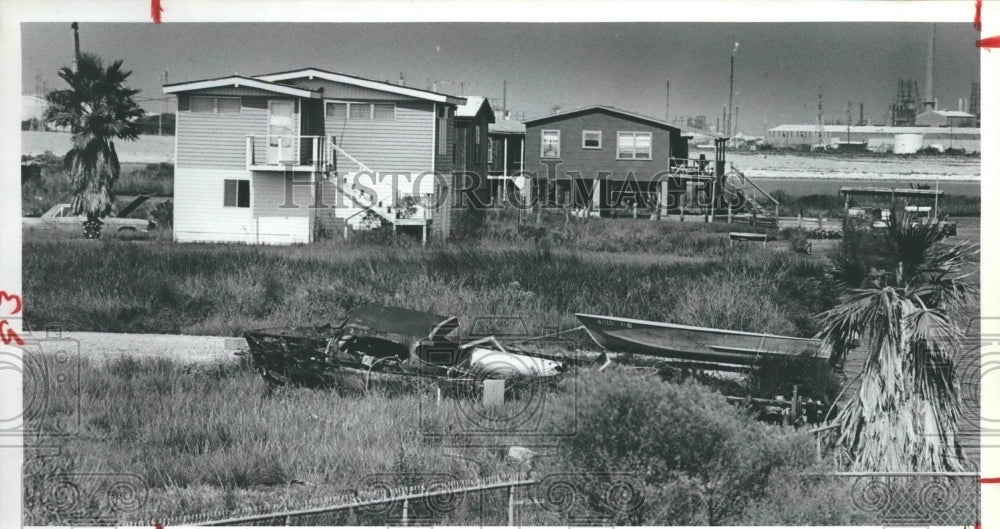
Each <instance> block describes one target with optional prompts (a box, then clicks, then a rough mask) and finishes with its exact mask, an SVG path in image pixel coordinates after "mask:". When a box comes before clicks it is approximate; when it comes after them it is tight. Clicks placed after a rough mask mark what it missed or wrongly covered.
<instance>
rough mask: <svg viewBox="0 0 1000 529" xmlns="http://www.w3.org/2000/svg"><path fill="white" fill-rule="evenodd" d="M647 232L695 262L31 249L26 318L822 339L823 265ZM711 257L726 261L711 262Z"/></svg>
mask: <svg viewBox="0 0 1000 529" xmlns="http://www.w3.org/2000/svg"><path fill="white" fill-rule="evenodd" d="M616 222H621V221H616ZM625 222H628V221H625ZM592 224H593V225H594V228H593V232H592V235H587V234H586V232H583V234H582V235H579V234H578V235H574V236H579V237H584V238H586V237H592V240H594V241H599V240H607V241H609V242H607V244H608V245H610V246H608V248H611V247H618V246H621V245H624V246H628V245H629V244H632V243H630V242H627V241H628V240H630V239H628V237H625V236H624V235H621V236H619V235H615V234H614V233H612V234H610V235H609V234H602V233H600V230H607V231H609V232H616V230H620V229H621V230H625V231H626V232H627V231H628V230H627V229H625V228H619V227H616V226H608V225H610V224H613V222H606V223H605V222H600V221H595V222H593V223H592ZM647 224H649V223H647ZM579 229H584V228H579ZM650 229H651V230H654V232H656V233H659V230H664V231H663V233H662V234H661V237H662V238H663V239H662V240H671V237H672V235H670V233H673V232H672V230H677V233H679V234H680V235H679V237H680V240H687V241H688V242H687V243H683V244H688V245H689V247H690V248H693V249H692V250H691V252H690V254H691V256H688V257H684V256H677V255H675V254H674V253H671V252H666V251H663V252H661V251H659V250H657V249H656V248H657V246H656V244H654V245H653V249H649V248H645V249H646V250H647V251H644V252H641V253H630V254H619V253H613V252H612V251H599V250H598V245H597V244H596V242H595V243H594V244H593V245H592V246H593V248H592V249H586V247H587V244H582V245H577V244H564V245H562V246H554V245H551V244H544V243H543V244H539V245H534V244H520V245H515V244H500V243H499V242H496V243H494V244H490V243H489V242H482V243H480V244H470V245H457V244H456V245H438V246H431V247H427V248H423V247H420V246H415V245H410V244H408V243H402V244H400V245H398V246H391V247H386V246H383V245H373V244H364V243H361V242H354V243H352V244H343V243H342V242H340V241H327V242H322V243H319V244H315V245H310V246H295V247H280V248H279V247H252V246H242V245H209V244H174V243H169V242H163V241H159V240H154V241H143V242H134V243H129V242H121V241H101V242H99V243H94V242H93V241H82V240H81V241H76V240H70V241H59V242H55V241H34V242H31V241H29V242H26V243H25V245H24V270H25V291H26V296H25V299H26V300H28V301H27V302H26V307H25V313H26V319H27V322H28V324H29V325H30V326H31V327H34V328H44V327H50V326H59V327H62V328H64V329H68V330H88V331H112V332H162V333H185V334H211V335H228V336H233V335H239V334H242V333H243V332H244V331H246V330H248V329H252V328H260V327H271V326H287V325H303V324H311V323H315V324H322V323H326V322H338V321H340V319H341V318H342V317H343V316H344V315H345V314H346V313H347V312H349V311H350V310H352V309H353V308H355V307H357V306H359V305H360V304H362V303H365V302H377V303H383V304H387V305H396V306H403V307H409V308H414V309H418V310H427V311H430V312H434V313H437V314H455V315H461V316H462V318H461V320H462V324H463V326H464V327H463V330H465V331H467V330H468V328H469V326H471V325H472V324H473V323H474V320H475V318H476V317H477V316H496V315H504V316H510V315H514V316H519V317H521V318H523V320H524V321H525V322H526V324H527V326H528V331H529V332H538V333H541V332H542V331H543V330H545V329H551V328H553V327H559V328H571V327H575V326H576V325H577V323H576V322H575V318H574V316H573V313H575V312H590V313H597V314H612V315H619V316H632V317H639V318H645V319H654V320H663V321H672V320H677V319H681V320H683V323H689V324H701V325H709V324H711V325H714V326H720V327H725V328H734V329H738V330H760V329H761V328H765V329H768V332H782V333H788V334H802V333H806V334H808V333H809V332H811V331H812V329H811V328H810V325H811V324H810V323H809V322H808V321H807V316H808V315H811V314H812V313H814V312H815V311H816V309H819V308H822V307H821V305H822V304H823V303H824V300H823V299H817V297H816V296H815V295H808V296H807V295H802V294H822V293H823V291H824V288H823V286H822V285H817V282H818V281H821V279H816V275H817V274H818V273H819V272H821V270H822V261H819V260H816V259H812V258H807V257H802V256H796V255H792V254H789V253H784V252H773V251H772V252H766V251H761V250H758V249H754V248H749V247H734V248H729V246H728V243H727V242H725V237H724V236H723V235H722V234H719V233H715V230H716V228H714V227H707V226H704V225H694V226H693V227H685V226H680V227H678V226H669V227H656V228H650ZM629 237H631V235H630V236H629ZM684 237H687V239H684ZM585 240H589V239H585ZM623 240H624V241H626V242H622V241H623ZM616 241H617V242H616ZM705 241H713V242H705ZM663 244H666V243H663ZM670 244H681V243H677V242H671V243H670ZM578 246H583V247H584V249H580V248H579V247H578ZM636 247H639V246H638V244H637V246H636ZM703 247H704V248H715V249H714V250H706V251H705V252H704V254H699V251H698V250H697V249H698V248H703ZM682 253H683V252H682ZM809 289H812V290H809ZM807 290H809V291H808V292H807ZM820 297H822V296H820ZM803 309H808V310H807V311H803Z"/></svg>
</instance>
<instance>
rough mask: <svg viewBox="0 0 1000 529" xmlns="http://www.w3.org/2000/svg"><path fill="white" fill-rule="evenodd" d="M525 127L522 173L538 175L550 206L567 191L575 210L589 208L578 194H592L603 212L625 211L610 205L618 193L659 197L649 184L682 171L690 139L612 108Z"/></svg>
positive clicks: (531, 122) (583, 110)
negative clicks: (679, 168)
mask: <svg viewBox="0 0 1000 529" xmlns="http://www.w3.org/2000/svg"><path fill="white" fill-rule="evenodd" d="M524 124H525V145H524V165H525V170H526V171H530V172H534V173H536V174H537V185H539V186H542V187H541V188H540V189H545V190H546V191H547V193H548V195H549V197H550V200H551V199H558V200H563V198H564V197H565V194H566V193H569V192H570V191H571V190H572V191H574V195H573V200H574V202H575V203H577V205H578V206H580V207H589V206H590V204H587V203H585V202H588V200H586V195H584V194H581V193H580V190H583V192H584V193H586V194H590V193H593V195H594V196H595V197H598V199H597V200H598V202H596V203H595V204H594V205H595V206H596V207H597V208H599V209H600V210H601V211H602V212H603V211H605V210H607V209H608V208H609V207H613V206H616V205H625V206H628V205H629V204H617V203H616V201H615V198H614V197H615V196H619V197H623V196H626V195H625V194H622V193H621V191H622V190H623V189H626V188H628V190H629V191H637V192H639V193H655V192H659V189H652V188H651V184H653V183H659V182H666V181H667V179H666V177H665V176H664V175H665V174H666V172H668V171H670V170H671V169H673V168H675V167H677V166H680V165H684V164H685V163H686V159H687V157H688V140H689V139H690V135H687V134H684V133H682V131H681V129H680V128H679V127H677V126H675V125H671V124H669V123H667V122H665V121H662V120H659V119H656V118H651V117H648V116H642V115H639V114H635V113H632V112H626V111H624V110H619V109H617V108H613V107H607V106H592V107H587V108H581V109H578V110H571V111H567V112H562V113H559V114H554V115H551V116H545V117H541V118H535V119H530V120H527V121H525V122H524ZM601 183H604V184H603V185H604V186H605V189H603V190H602V189H600V186H601V185H602V184H601ZM571 184H574V185H571ZM595 186H596V187H595ZM553 195H554V196H553ZM628 196H635V194H634V193H633V194H632V195H628ZM639 202H640V204H639V205H640V206H644V205H645V204H643V203H642V199H639Z"/></svg>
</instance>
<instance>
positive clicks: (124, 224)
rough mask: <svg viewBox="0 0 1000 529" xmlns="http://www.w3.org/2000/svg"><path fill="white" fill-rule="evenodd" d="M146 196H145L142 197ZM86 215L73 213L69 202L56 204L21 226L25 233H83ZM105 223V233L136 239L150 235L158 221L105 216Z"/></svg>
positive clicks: (23, 222)
mask: <svg viewBox="0 0 1000 529" xmlns="http://www.w3.org/2000/svg"><path fill="white" fill-rule="evenodd" d="M140 198H145V197H140ZM139 203H142V200H137V201H135V202H133V203H132V204H129V206H128V207H126V208H124V209H122V212H121V213H120V214H121V215H127V214H128V213H130V212H131V211H132V210H133V209H135V207H136V206H138V204H139ZM86 218H87V217H86V215H73V213H72V210H71V209H70V207H69V204H56V205H55V206H52V208H51V209H49V210H48V211H46V212H45V213H42V216H40V217H23V218H22V219H21V228H22V230H24V232H25V233H32V232H60V233H66V234H75V233H80V234H82V233H83V221H84V220H86ZM101 222H103V223H104V226H103V227H102V232H103V233H108V234H111V235H113V236H114V237H118V238H120V239H134V238H139V237H144V236H148V235H149V231H150V230H153V229H155V228H156V223H155V222H153V221H151V220H146V219H130V218H123V217H105V218H103V219H101Z"/></svg>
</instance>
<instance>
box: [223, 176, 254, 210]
mask: <svg viewBox="0 0 1000 529" xmlns="http://www.w3.org/2000/svg"><path fill="white" fill-rule="evenodd" d="M222 205H223V206H225V207H227V208H248V207H250V181H249V180H226V183H225V197H224V198H223V204H222Z"/></svg>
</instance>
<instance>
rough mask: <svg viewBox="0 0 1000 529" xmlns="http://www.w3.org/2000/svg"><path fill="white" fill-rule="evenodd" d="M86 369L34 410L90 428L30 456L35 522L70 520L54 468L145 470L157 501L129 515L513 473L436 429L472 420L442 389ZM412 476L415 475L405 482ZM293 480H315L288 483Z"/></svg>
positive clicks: (145, 364) (232, 369) (127, 365)
mask: <svg viewBox="0 0 1000 529" xmlns="http://www.w3.org/2000/svg"><path fill="white" fill-rule="evenodd" d="M80 376H81V385H80V389H79V392H75V391H72V390H71V389H70V385H67V384H64V385H60V386H58V387H57V388H54V390H53V391H52V392H51V394H50V395H47V397H48V399H49V402H48V405H47V406H46V407H45V409H44V413H43V414H38V415H33V416H32V417H31V418H30V421H31V424H30V425H29V426H31V427H34V428H40V429H49V430H51V429H52V427H53V425H56V424H60V423H64V422H66V420H67V417H68V414H69V413H70V411H71V410H75V409H79V410H81V413H80V416H79V417H77V418H75V419H76V421H78V424H79V425H80V431H78V432H74V433H75V434H76V435H73V436H72V437H69V438H67V440H66V441H65V443H64V444H63V445H62V447H61V450H60V452H59V454H58V455H57V456H55V457H53V458H47V460H44V461H36V462H32V464H30V465H28V466H26V470H25V498H26V513H25V522H26V523H29V524H49V523H58V522H63V521H65V520H61V519H60V518H59V514H60V513H59V512H58V511H57V510H56V511H55V512H53V509H52V505H51V501H52V497H51V493H52V491H51V490H49V489H50V488H51V487H52V486H53V485H55V484H54V483H51V482H47V481H46V478H47V477H49V476H51V475H52V474H53V473H54V472H70V473H72V474H76V475H79V474H88V473H97V472H100V473H104V474H107V475H120V474H134V475H138V476H141V478H142V484H143V486H144V487H148V489H146V490H143V492H144V493H145V492H148V493H149V498H148V501H146V502H145V504H144V505H142V506H141V509H140V510H139V511H137V512H135V511H133V512H124V513H121V514H120V516H122V517H123V519H130V520H143V519H150V518H153V517H169V516H177V515H180V514H192V513H194V512H207V511H212V512H219V513H221V512H232V511H234V510H239V511H240V512H244V513H245V512H247V511H248V510H251V509H252V508H254V507H267V508H270V509H276V508H277V507H278V506H280V504H281V502H290V503H289V504H292V505H302V504H303V503H305V502H309V501H316V500H319V499H322V498H323V497H324V495H325V496H326V498H328V500H327V501H329V498H330V497H332V496H333V495H335V494H334V493H341V494H342V493H346V492H349V491H350V490H351V489H368V488H372V487H374V486H376V485H379V483H381V482H371V481H372V479H371V478H372V476H376V475H385V476H387V478H386V479H385V480H384V481H385V482H386V483H389V484H392V485H396V486H402V485H406V484H416V483H420V482H422V480H423V479H426V477H427V476H432V477H433V476H442V475H443V476H446V477H448V480H449V481H457V480H460V479H473V478H479V477H485V476H489V475H493V474H496V473H498V472H503V471H505V468H504V467H503V461H502V457H501V456H502V454H499V453H497V452H495V451H489V450H471V451H466V452H464V453H463V456H462V457H456V456H455V455H454V453H453V451H452V452H449V450H447V449H446V448H445V447H444V446H443V445H442V443H441V441H440V439H439V440H437V441H434V440H432V439H431V438H429V437H427V436H425V435H424V434H425V433H435V434H447V433H449V432H450V431H451V430H453V429H456V428H461V427H462V425H461V424H459V423H456V422H455V421H454V420H453V419H454V418H453V417H449V416H448V415H447V413H446V410H445V408H443V407H442V408H439V407H437V406H436V405H435V404H434V398H433V395H431V394H418V395H415V396H412V397H410V398H408V399H402V398H391V397H389V396H386V395H381V394H370V395H368V396H367V397H364V398H350V397H340V396H338V395H337V394H336V393H328V392H319V391H312V390H307V389H282V390H279V391H277V392H273V393H268V392H266V391H265V388H264V386H263V384H262V382H261V380H260V378H259V376H258V375H257V374H256V373H255V372H254V371H252V370H251V369H249V367H248V366H246V365H243V364H235V363H230V364H208V365H185V364H181V363H178V362H175V361H172V360H170V359H143V360H136V359H133V358H129V357H122V358H118V359H115V360H113V361H111V362H110V363H108V364H107V365H104V366H93V365H86V364H85V365H83V366H82V367H81V371H80ZM473 405H474V404H473ZM428 429H432V430H431V431H429V430H428ZM508 470H509V469H508ZM407 476H409V477H407ZM421 476H424V477H423V478H422V477H421ZM407 479H410V480H415V481H414V482H413V483H405V482H400V480H403V481H405V480H407ZM439 481H440V479H439ZM293 482H294V483H304V484H306V485H302V486H295V487H291V488H289V486H290V485H291V484H292V483H293ZM102 514H106V513H102ZM119 521H121V520H119Z"/></svg>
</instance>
